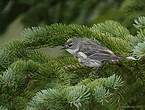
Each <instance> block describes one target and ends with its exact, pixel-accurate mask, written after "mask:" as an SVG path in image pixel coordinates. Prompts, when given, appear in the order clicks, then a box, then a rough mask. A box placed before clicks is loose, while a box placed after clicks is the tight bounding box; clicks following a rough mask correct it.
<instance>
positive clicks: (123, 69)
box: [0, 17, 145, 110]
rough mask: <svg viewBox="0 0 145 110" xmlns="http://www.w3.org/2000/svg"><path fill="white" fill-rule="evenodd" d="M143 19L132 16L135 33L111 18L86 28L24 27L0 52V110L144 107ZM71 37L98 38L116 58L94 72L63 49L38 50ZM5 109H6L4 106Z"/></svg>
mask: <svg viewBox="0 0 145 110" xmlns="http://www.w3.org/2000/svg"><path fill="white" fill-rule="evenodd" d="M144 21H145V20H144V17H139V18H138V19H137V20H135V24H134V26H135V27H137V35H132V34H131V33H130V32H129V30H128V29H127V28H125V27H123V26H122V25H121V24H119V23H118V22H115V21H105V22H104V23H99V24H95V25H93V26H92V27H87V26H83V25H76V24H71V25H65V24H52V25H47V26H39V27H32V28H28V29H25V30H24V32H23V33H22V35H23V36H24V37H25V38H24V39H23V40H19V41H14V42H11V43H9V44H7V45H5V46H4V47H3V48H1V50H0V93H1V95H0V105H1V106H0V109H2V110H7V109H8V110H22V109H24V110H62V109H63V110H122V109H123V110H127V108H131V107H134V108H135V109H136V108H138V107H139V109H142V110H143V109H144V108H145V106H144V105H145V102H144V101H143V100H142V99H143V98H145V91H144V90H145V69H144V66H145V64H144V55H145V50H144V49H145V48H144V45H145V44H144V42H145V41H144V35H145V34H144ZM72 37H87V38H90V39H94V40H96V41H99V42H100V43H102V44H103V45H104V46H106V47H108V48H109V49H111V50H112V51H113V52H114V53H116V54H117V55H119V56H122V57H124V58H125V57H127V56H133V57H137V58H139V59H138V60H136V61H129V60H127V59H123V60H122V61H120V62H119V63H116V64H113V63H107V64H105V65H104V66H103V67H102V69H101V71H99V76H98V77H99V78H96V74H95V72H96V70H95V69H94V68H88V67H85V66H82V65H80V64H79V62H78V61H77V59H76V58H74V57H73V56H71V55H70V54H68V53H66V52H64V53H63V55H61V56H58V57H56V58H54V57H50V56H48V55H45V54H44V53H42V52H40V51H39V48H42V47H55V46H63V45H64V43H65V42H66V41H67V40H68V39H69V38H72ZM5 107H6V108H7V109H6V108H5Z"/></svg>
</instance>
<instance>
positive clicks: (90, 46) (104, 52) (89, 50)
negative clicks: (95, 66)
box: [79, 41, 115, 61]
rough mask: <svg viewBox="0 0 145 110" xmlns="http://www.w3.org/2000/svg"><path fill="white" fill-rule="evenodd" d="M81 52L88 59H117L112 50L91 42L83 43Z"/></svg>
mask: <svg viewBox="0 0 145 110" xmlns="http://www.w3.org/2000/svg"><path fill="white" fill-rule="evenodd" d="M79 51H80V52H83V53H84V54H85V55H86V56H87V57H88V58H90V59H93V60H98V61H104V60H112V59H113V57H115V55H114V53H113V52H112V51H111V50H109V49H107V48H105V47H103V46H102V45H100V44H97V43H94V42H91V41H87V42H83V43H81V45H80V49H79Z"/></svg>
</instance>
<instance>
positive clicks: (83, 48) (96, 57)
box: [64, 38, 136, 68]
mask: <svg viewBox="0 0 145 110" xmlns="http://www.w3.org/2000/svg"><path fill="white" fill-rule="evenodd" d="M64 48H65V49H66V51H68V52H69V53H71V54H72V55H73V56H75V57H76V58H78V61H79V62H80V63H81V64H82V65H85V66H87V67H96V68H99V67H100V66H101V65H102V64H103V62H106V61H107V62H118V61H119V60H120V59H122V57H119V56H117V55H115V54H114V53H113V52H112V51H111V50H109V49H107V48H106V47H104V46H102V45H101V44H100V43H99V42H95V41H94V40H91V39H88V38H72V39H69V40H68V41H67V42H66V43H65V45H64ZM127 59H131V60H136V59H135V58H133V57H127Z"/></svg>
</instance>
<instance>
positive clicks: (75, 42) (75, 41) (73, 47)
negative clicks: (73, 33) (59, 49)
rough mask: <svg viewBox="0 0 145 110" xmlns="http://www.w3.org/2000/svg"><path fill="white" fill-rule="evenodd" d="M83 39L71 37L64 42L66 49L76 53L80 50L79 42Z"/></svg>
mask: <svg viewBox="0 0 145 110" xmlns="http://www.w3.org/2000/svg"><path fill="white" fill-rule="evenodd" d="M80 41H81V39H80V38H71V39H68V40H67V42H66V43H65V44H64V47H63V48H64V49H65V50H66V51H68V52H69V53H71V54H73V55H74V54H75V53H76V52H77V51H78V50H79V46H80V45H79V44H80Z"/></svg>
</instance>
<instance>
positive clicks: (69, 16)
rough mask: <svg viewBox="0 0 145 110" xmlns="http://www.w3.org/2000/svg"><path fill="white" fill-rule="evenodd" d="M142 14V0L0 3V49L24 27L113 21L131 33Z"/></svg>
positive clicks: (0, 0)
mask: <svg viewBox="0 0 145 110" xmlns="http://www.w3.org/2000/svg"><path fill="white" fill-rule="evenodd" d="M141 15H145V0H0V46H1V45H3V44H4V43H7V42H9V41H12V40H14V39H21V35H20V33H21V32H22V30H23V29H24V28H26V27H31V26H39V25H46V24H53V23H65V24H71V23H76V24H84V25H89V26H91V25H92V24H95V23H98V22H103V21H104V20H116V21H119V22H120V23H121V24H122V25H124V26H127V27H128V28H129V29H130V30H131V32H132V33H134V28H133V26H132V23H133V19H134V18H137V17H138V16H141Z"/></svg>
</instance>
